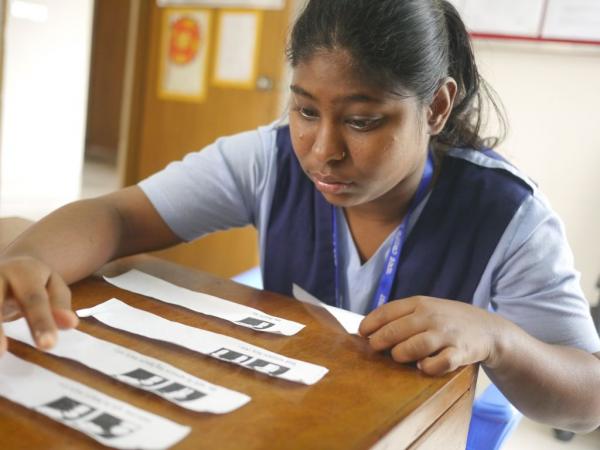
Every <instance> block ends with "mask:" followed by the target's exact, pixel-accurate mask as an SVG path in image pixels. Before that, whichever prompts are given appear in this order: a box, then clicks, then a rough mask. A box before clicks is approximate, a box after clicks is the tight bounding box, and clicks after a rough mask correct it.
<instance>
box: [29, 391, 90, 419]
mask: <svg viewBox="0 0 600 450" xmlns="http://www.w3.org/2000/svg"><path fill="white" fill-rule="evenodd" d="M34 409H35V410H36V411H38V412H41V413H42V414H45V415H47V416H49V417H52V418H53V419H55V420H60V421H72V420H77V419H81V418H82V417H85V416H88V415H90V414H92V413H93V412H94V411H96V408H94V407H92V406H90V405H86V404H85V403H82V402H80V401H78V400H74V399H72V398H71V397H66V396H65V397H60V398H58V399H56V400H53V401H51V402H49V403H45V404H43V405H40V406H36V407H35V408H34Z"/></svg>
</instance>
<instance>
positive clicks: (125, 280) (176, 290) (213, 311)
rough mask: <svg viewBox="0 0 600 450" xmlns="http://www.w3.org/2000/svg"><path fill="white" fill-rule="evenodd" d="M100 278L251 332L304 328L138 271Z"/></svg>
mask: <svg viewBox="0 0 600 450" xmlns="http://www.w3.org/2000/svg"><path fill="white" fill-rule="evenodd" d="M104 279H105V280H106V281H108V282H109V283H111V284H113V285H115V286H117V287H118V288H121V289H125V290H127V291H131V292H135V293H136V294H141V295H145V296H147V297H152V298H155V299H156V300H160V301H162V302H165V303H170V304H171V305H177V306H182V307H184V308H187V309H191V310H192V311H196V312H199V313H202V314H206V315H208V316H214V317H219V318H221V319H225V320H228V321H229V322H232V323H235V324H236V325H241V326H243V327H247V328H252V329H253V330H255V331H266V332H269V333H276V334H283V335H285V336H292V335H294V334H296V333H297V332H298V331H300V330H301V329H302V328H304V325H302V324H300V323H297V322H293V321H291V320H286V319H282V318H280V317H274V316H270V315H268V314H265V313H263V312H262V311H259V310H258V309H254V308H250V307H248V306H244V305H240V304H238V303H234V302H231V301H229V300H224V299H222V298H219V297H215V296H212V295H208V294H203V293H201V292H196V291H192V290H189V289H186V288H182V287H180V286H176V285H174V284H171V283H169V282H167V281H165V280H161V279H160V278H156V277H153V276H152V275H148V274H146V273H144V272H140V271H138V270H130V271H129V272H126V273H124V274H123V275H119V276H117V277H104Z"/></svg>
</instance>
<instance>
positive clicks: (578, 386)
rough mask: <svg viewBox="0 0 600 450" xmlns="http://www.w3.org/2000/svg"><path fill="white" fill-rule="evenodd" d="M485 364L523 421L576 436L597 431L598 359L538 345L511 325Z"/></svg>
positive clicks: (599, 403) (599, 409) (599, 401)
mask: <svg viewBox="0 0 600 450" xmlns="http://www.w3.org/2000/svg"><path fill="white" fill-rule="evenodd" d="M497 347H498V348H497V352H496V354H495V355H494V356H493V357H492V359H491V360H490V361H488V362H487V363H486V364H485V365H484V369H485V370H486V372H487V374H488V375H489V377H490V379H491V380H492V381H493V382H494V383H495V384H496V385H497V386H498V387H499V388H500V390H501V391H502V392H503V393H504V394H505V395H506V397H507V398H508V399H509V400H510V401H511V403H512V404H513V405H515V406H516V407H517V408H518V409H519V410H520V411H521V412H523V413H524V414H525V415H526V416H528V417H531V418H532V419H534V420H537V421H539V422H544V423H547V424H549V425H552V426H553V427H556V428H560V429H565V430H572V431H578V432H584V431H591V430H593V429H595V428H597V427H598V426H600V360H599V359H598V358H596V357H595V356H594V355H591V354H589V353H585V352H583V351H581V350H577V349H574V348H568V347H561V346H555V345H549V344H546V343H543V342H541V341H539V340H537V339H535V338H533V337H531V336H530V335H528V334H527V333H525V332H524V331H523V330H522V329H520V328H519V327H517V326H516V325H514V324H512V323H506V324H504V326H503V327H502V332H501V335H500V336H499V339H498V346H497Z"/></svg>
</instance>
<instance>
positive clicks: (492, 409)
mask: <svg viewBox="0 0 600 450" xmlns="http://www.w3.org/2000/svg"><path fill="white" fill-rule="evenodd" d="M232 280H233V281H237V282H238V283H242V284H245V285H247V286H250V287H253V288H256V289H262V288H263V282H262V275H261V273H260V268H259V267H254V268H252V269H250V270H247V271H246V272H243V273H240V274H239V275H236V276H235V277H233V278H232ZM522 417H523V415H522V414H521V413H520V412H519V411H517V409H516V408H515V407H514V406H513V405H511V403H510V402H509V401H508V400H507V399H506V397H505V396H504V395H502V393H501V392H500V391H499V390H498V388H497V387H496V386H494V385H493V384H491V385H489V386H488V387H487V388H486V389H485V391H484V392H483V393H482V394H481V395H480V396H479V397H477V398H476V399H475V401H474V402H473V414H472V417H471V424H470V425H469V435H468V437H467V450H499V449H500V448H501V447H502V445H503V444H504V441H505V440H506V438H508V436H510V434H511V433H512V432H513V431H514V429H515V428H516V426H517V424H518V423H519V422H520V421H521V418H522Z"/></svg>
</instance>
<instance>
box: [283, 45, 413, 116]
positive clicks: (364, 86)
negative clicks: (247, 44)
mask: <svg viewBox="0 0 600 450" xmlns="http://www.w3.org/2000/svg"><path fill="white" fill-rule="evenodd" d="M291 90H292V92H294V93H296V94H299V95H302V96H305V97H310V98H312V99H314V100H319V101H324V102H334V103H338V102H345V103H348V102H361V103H365V102H368V103H381V104H388V105H389V104H406V103H411V99H410V98H409V97H410V96H405V95H400V94H399V93H398V92H394V91H392V90H390V89H389V88H384V87H383V86H382V84H381V83H377V82H376V81H374V80H373V77H368V76H366V74H365V73H364V70H361V67H360V64H357V62H356V60H355V59H354V58H353V56H352V55H351V54H350V52H348V51H347V50H344V49H327V50H325V49H323V50H319V51H317V52H315V53H313V54H312V55H311V56H310V57H308V58H306V59H305V60H303V61H301V62H300V63H298V64H297V65H296V66H295V67H294V69H293V73H292V85H291Z"/></svg>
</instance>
